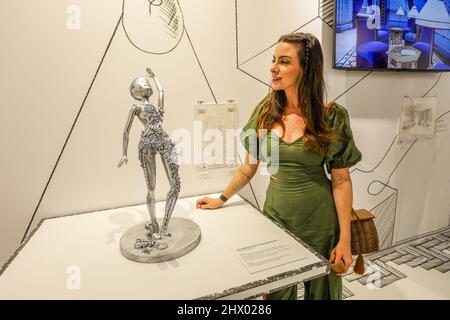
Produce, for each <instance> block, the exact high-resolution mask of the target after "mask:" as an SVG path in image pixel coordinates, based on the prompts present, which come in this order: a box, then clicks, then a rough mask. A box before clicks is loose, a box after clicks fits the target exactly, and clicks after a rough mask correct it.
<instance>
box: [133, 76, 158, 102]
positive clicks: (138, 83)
mask: <svg viewBox="0 0 450 320" xmlns="http://www.w3.org/2000/svg"><path fill="white" fill-rule="evenodd" d="M130 94H131V96H132V97H133V98H135V99H136V100H139V101H142V100H143V99H144V98H147V99H148V98H150V97H151V95H152V94H153V89H152V87H151V86H150V83H149V82H148V80H147V79H146V78H144V77H137V78H136V79H134V80H133V82H131V85H130Z"/></svg>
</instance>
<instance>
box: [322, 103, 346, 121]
mask: <svg viewBox="0 0 450 320" xmlns="http://www.w3.org/2000/svg"><path fill="white" fill-rule="evenodd" d="M326 115H327V118H328V119H332V118H335V117H342V116H344V117H345V116H346V115H348V111H347V109H346V108H345V107H344V106H343V105H341V104H339V103H337V102H335V101H333V102H330V103H329V104H328V105H327V106H326Z"/></svg>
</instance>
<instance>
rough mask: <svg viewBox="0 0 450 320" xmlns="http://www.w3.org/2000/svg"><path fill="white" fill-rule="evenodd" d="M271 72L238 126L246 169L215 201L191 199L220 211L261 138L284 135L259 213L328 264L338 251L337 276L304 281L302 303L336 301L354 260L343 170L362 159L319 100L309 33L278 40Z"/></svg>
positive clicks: (341, 120) (318, 53) (318, 65)
mask: <svg viewBox="0 0 450 320" xmlns="http://www.w3.org/2000/svg"><path fill="white" fill-rule="evenodd" d="M271 73H272V90H271V92H270V93H269V95H268V96H267V97H265V98H264V99H263V100H262V101H261V103H260V104H259V105H258V106H257V107H256V109H255V110H254V111H253V114H252V115H251V117H250V119H249V121H248V122H247V124H246V125H245V126H244V128H243V129H244V130H243V134H242V135H241V140H242V142H243V143H244V146H245V148H246V150H247V156H246V158H245V162H244V164H243V165H241V166H240V168H239V170H238V171H237V173H236V175H235V176H234V177H233V179H232V181H231V182H230V184H229V185H228V186H227V188H226V189H225V191H224V192H223V194H222V195H221V197H220V198H219V199H212V198H208V197H204V198H202V199H199V200H198V201H197V207H198V208H202V209H213V208H218V207H220V206H222V205H223V204H224V202H226V200H227V199H228V198H230V197H231V196H233V195H234V194H235V193H237V192H238V191H239V190H240V189H241V188H242V187H243V186H245V185H246V184H247V183H248V182H249V180H250V179H251V178H252V177H253V175H254V174H255V173H256V170H257V168H258V165H259V161H260V160H261V156H260V151H261V149H262V148H261V146H263V144H264V141H269V140H271V139H272V138H273V137H274V136H273V134H276V132H277V131H278V132H282V134H279V136H278V139H279V163H278V169H277V171H276V173H274V174H272V175H271V177H270V178H271V179H270V183H269V186H268V189H267V192H266V200H265V202H264V212H266V213H267V214H269V215H270V216H271V217H273V218H274V219H276V220H277V221H279V222H281V223H282V224H283V225H284V226H286V228H288V229H289V230H291V231H292V232H294V233H295V234H296V235H297V236H298V237H299V238H301V239H302V240H303V241H304V242H306V243H307V244H308V245H310V246H311V247H312V248H314V249H315V250H316V251H318V252H319V253H320V254H321V255H323V256H324V257H325V258H327V259H329V257H330V252H331V250H332V249H333V248H334V247H336V258H335V260H334V261H333V262H336V261H340V260H341V259H342V261H343V263H344V265H345V270H344V272H343V273H340V274H336V273H335V272H334V271H333V270H331V273H330V274H329V275H327V276H324V277H321V278H318V279H315V280H311V281H308V282H305V284H304V285H305V299H341V298H342V279H341V277H340V276H342V275H343V274H345V273H346V272H347V271H348V268H349V267H350V265H351V263H352V255H351V249H350V215H351V208H352V184H351V180H350V175H349V167H351V166H353V165H355V164H356V163H357V162H359V161H360V160H361V152H360V151H359V150H358V148H357V147H356V146H355V143H354V141H353V136H352V131H351V128H350V121H349V117H348V113H347V111H346V109H345V108H343V107H342V106H340V105H338V104H336V103H332V104H330V105H329V106H326V105H325V103H324V101H323V97H324V79H323V54H322V49H321V46H320V43H319V41H318V40H317V39H316V38H315V37H314V36H313V35H311V34H308V33H294V34H288V35H284V36H282V37H281V38H280V39H279V41H278V44H277V46H276V48H275V54H274V59H273V65H272V67H271ZM250 129H256V130H257V131H256V132H258V134H257V139H256V141H257V143H258V148H252V146H251V143H250V142H251V141H250V140H251V139H250V138H251V135H248V134H245V132H246V130H250ZM260 129H266V130H267V131H268V133H267V137H266V138H271V139H265V140H264V139H263V138H264V137H263V136H262V135H261V134H260V133H259V132H261V130H260ZM255 134H256V133H255ZM247 137H248V138H249V139H247ZM255 149H257V150H259V152H254V150H255ZM324 164H325V165H326V167H327V170H328V172H329V173H330V174H331V181H330V180H329V179H328V178H327V176H326V174H325V170H324ZM272 165H273V164H272ZM269 171H270V170H269ZM268 298H269V299H296V298H297V286H293V287H290V288H287V289H283V290H279V291H277V292H274V293H271V294H269V295H268Z"/></svg>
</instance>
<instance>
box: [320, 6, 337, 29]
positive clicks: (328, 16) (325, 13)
mask: <svg viewBox="0 0 450 320" xmlns="http://www.w3.org/2000/svg"><path fill="white" fill-rule="evenodd" d="M319 17H320V18H321V19H322V21H323V22H325V23H326V24H327V25H328V26H329V27H330V28H331V29H334V0H319Z"/></svg>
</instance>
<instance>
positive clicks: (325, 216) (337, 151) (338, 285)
mask: <svg viewBox="0 0 450 320" xmlns="http://www.w3.org/2000/svg"><path fill="white" fill-rule="evenodd" d="M264 105H265V103H261V104H259V105H258V106H257V107H256V108H255V110H254V111H253V113H252V115H251V117H250V119H249V121H248V122H247V124H246V125H245V126H244V128H243V131H242V133H241V135H240V139H241V141H242V143H243V145H244V147H245V149H246V150H247V152H249V153H250V154H252V155H253V157H254V158H255V159H259V160H261V161H264V162H267V166H268V170H269V172H270V173H271V178H270V183H269V186H268V188H267V191H266V200H265V202H264V209H263V210H264V212H265V213H267V214H268V215H270V216H271V217H272V218H274V219H275V220H277V221H278V222H280V223H281V224H282V225H284V226H285V227H286V228H287V229H289V230H290V231H292V232H293V233H294V234H296V235H297V236H298V237H299V238H300V239H302V240H303V241H304V242H305V243H307V244H308V245H310V246H311V247H312V248H313V249H315V250H316V251H317V252H318V253H320V254H321V255H323V256H324V257H325V258H326V259H329V256H330V252H331V249H332V248H333V247H335V246H336V245H337V243H338V241H339V220H338V216H337V212H336V207H335V204H334V199H333V194H332V190H331V181H330V180H329V179H328V177H327V176H326V174H325V168H324V167H326V168H327V171H328V172H329V173H330V172H331V169H332V168H347V167H351V166H353V165H355V164H356V163H357V162H359V161H360V160H361V157H362V155H361V152H360V151H359V150H358V148H357V147H356V145H355V142H354V140H353V134H352V130H351V127H350V120H349V116H348V112H347V110H346V109H345V108H344V107H342V106H340V105H338V104H335V105H334V106H333V107H332V109H331V111H330V112H329V114H328V118H327V120H328V123H329V125H330V126H331V127H333V128H336V130H335V134H336V136H337V140H336V141H335V142H331V143H330V144H329V146H328V152H327V154H326V156H325V157H324V156H322V155H320V154H318V153H316V152H314V151H310V150H307V149H305V148H304V145H303V137H300V138H298V139H297V140H295V141H293V142H291V143H287V142H286V141H284V140H282V139H281V138H280V137H279V136H278V135H277V134H276V133H275V132H271V131H270V130H269V132H268V133H267V135H266V137H265V138H261V139H259V138H257V137H256V131H255V130H256V124H257V120H258V116H259V114H260V113H261V111H262V110H263V108H264ZM271 142H272V143H271ZM273 142H278V143H277V145H278V148H279V149H278V150H279V152H278V155H279V156H278V160H277V159H276V158H273V157H272V158H270V155H271V154H272V150H274V149H273V148H274V147H273V146H274V145H275V144H273ZM273 154H275V152H274V153H273ZM304 286H305V295H304V297H305V299H333V300H337V299H341V298H342V279H341V277H339V276H337V275H336V274H335V273H334V271H332V270H331V273H330V274H329V275H327V276H324V277H321V278H318V279H315V280H311V281H307V282H305V283H304ZM269 299H294V300H295V299H297V286H292V287H289V288H287V289H283V290H279V291H277V292H274V293H271V294H269Z"/></svg>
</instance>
